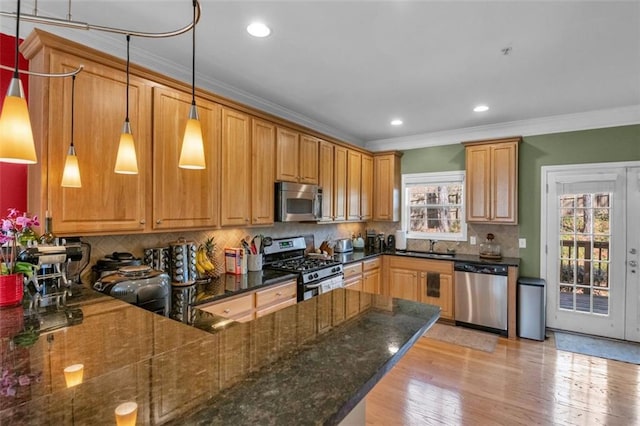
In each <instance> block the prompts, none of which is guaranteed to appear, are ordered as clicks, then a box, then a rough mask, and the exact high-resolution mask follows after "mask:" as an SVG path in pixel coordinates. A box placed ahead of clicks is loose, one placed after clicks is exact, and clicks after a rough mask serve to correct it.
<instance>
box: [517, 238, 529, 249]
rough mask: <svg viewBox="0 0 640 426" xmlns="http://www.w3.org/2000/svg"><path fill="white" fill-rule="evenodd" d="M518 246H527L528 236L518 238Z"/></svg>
mask: <svg viewBox="0 0 640 426" xmlns="http://www.w3.org/2000/svg"><path fill="white" fill-rule="evenodd" d="M518 247H519V248H527V239H526V238H519V239H518Z"/></svg>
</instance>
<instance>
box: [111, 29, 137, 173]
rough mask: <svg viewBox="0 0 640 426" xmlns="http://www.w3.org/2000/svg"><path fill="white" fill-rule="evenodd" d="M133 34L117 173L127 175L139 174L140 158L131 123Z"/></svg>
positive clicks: (128, 36)
mask: <svg viewBox="0 0 640 426" xmlns="http://www.w3.org/2000/svg"><path fill="white" fill-rule="evenodd" d="M130 41H131V36H130V35H129V34H127V110H126V117H125V119H124V125H123V126H122V134H121V135H120V145H119V146H118V155H117V157H116V167H115V169H114V171H115V172H116V173H120V174H125V175H137V174H138V159H137V157H136V146H135V143H134V142H133V133H132V132H131V123H129V43H130Z"/></svg>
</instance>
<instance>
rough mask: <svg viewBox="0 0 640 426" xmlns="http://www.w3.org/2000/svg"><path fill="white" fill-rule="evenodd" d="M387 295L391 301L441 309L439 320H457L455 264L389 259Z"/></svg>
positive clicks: (414, 259)
mask: <svg viewBox="0 0 640 426" xmlns="http://www.w3.org/2000/svg"><path fill="white" fill-rule="evenodd" d="M388 265H389V267H388V271H387V280H388V289H389V290H388V291H389V295H390V296H392V297H397V298H400V299H408V300H414V301H416V302H422V303H428V304H431V305H437V306H439V307H440V309H441V312H440V318H443V319H449V320H453V319H454V312H453V306H454V305H453V286H454V282H453V276H454V275H453V262H449V261H446V260H431V259H416V258H406V257H398V256H390V259H389V262H388Z"/></svg>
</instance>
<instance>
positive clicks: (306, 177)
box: [299, 134, 320, 185]
mask: <svg viewBox="0 0 640 426" xmlns="http://www.w3.org/2000/svg"><path fill="white" fill-rule="evenodd" d="M319 146H320V139H318V138H314V137H313V136H309V135H305V134H302V135H300V159H299V161H300V170H299V175H300V179H299V182H300V183H307V184H312V185H317V184H318V147H319Z"/></svg>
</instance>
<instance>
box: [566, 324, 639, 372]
mask: <svg viewBox="0 0 640 426" xmlns="http://www.w3.org/2000/svg"><path fill="white" fill-rule="evenodd" d="M555 337H556V349H558V350H561V351H567V352H575V353H578V354H583V355H591V356H595V357H598V358H606V359H613V360H616V361H623V362H628V363H630V364H640V344H638V343H631V342H623V341H619V340H612V339H604V338H600V337H591V336H584V335H581V334H571V333H560V332H558V331H556V332H555Z"/></svg>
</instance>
